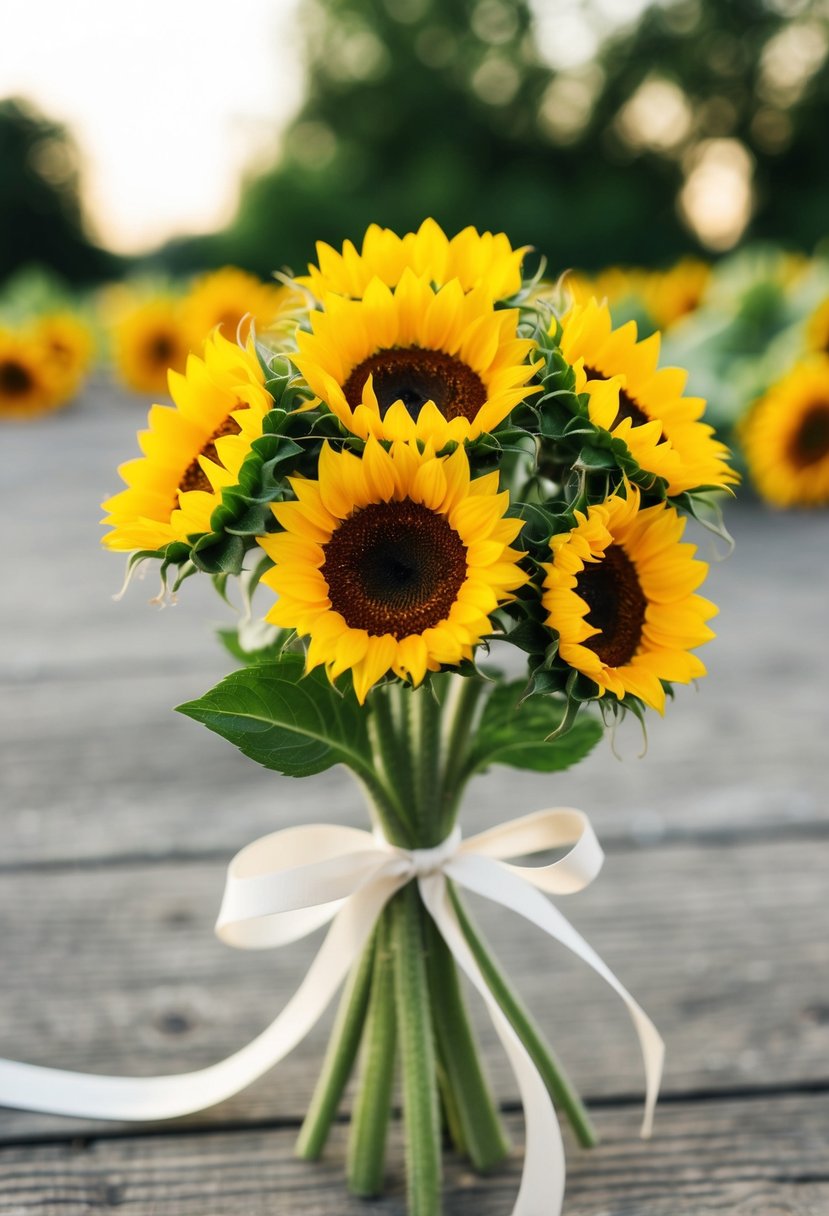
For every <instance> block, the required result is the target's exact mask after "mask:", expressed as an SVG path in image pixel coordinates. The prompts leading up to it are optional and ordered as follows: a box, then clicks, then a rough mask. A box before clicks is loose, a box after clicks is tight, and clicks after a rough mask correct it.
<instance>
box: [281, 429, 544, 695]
mask: <svg viewBox="0 0 829 1216" xmlns="http://www.w3.org/2000/svg"><path fill="white" fill-rule="evenodd" d="M290 480H291V487H292V489H293V491H294V493H295V494H296V501H295V502H286V503H278V504H273V506H272V510H273V513H274V515H275V516H276V519H277V521H278V522H279V524H280V525H281V527H282V528H284V531H283V532H277V533H275V534H274V535H270V536H263V537H260V538H259V543H260V545H261V546H262V548H263V549H264V550H265V552H266V553H267V554H268V555H269V556H270V557H271V558H272V559H273V561H274V563H275V565H274V568H273V569H272V570H270V571H268V573H266V574H265V575H264V577H263V580H262V581H263V582H265V583H267V584H268V585H269V586H270V587H271V588H272V589H273V590H274V591H276V592H277V594H278V596H279V599H278V601H277V602H276V604H275V605H274V606H273V608H271V610H270V612H269V613H268V615H267V620H268V621H270V622H271V624H274V625H278V626H281V627H283V628H287V629H295V630H296V631H297V633H299V634H301V635H303V636H304V635H308V636H309V638H310V642H309V646H308V659H307V666H308V669H309V670H311V669H312V668H314V667H317V666H319V665H320V664H324V665H325V667H326V670H327V672H328V676H329V679H330V680H331V681H332V682H333V681H334V680H336V679H337V677H338V676H340V675H341V674H342V673H343V672H345V671H347V670H349V669H350V670H351V672H352V675H353V680H354V689H355V692H356V694H357V697H358V699H359V700H360V702H361V703H362V702H363V701H364V700H365V698H366V695H367V693H368V691H369V689H370V688H371V687H372V685H373V684H375V683H376V682H377V681H378V680H380V679H381V678H382V677H383V676H384V675H386V674H387V673H388V672H394V673H395V675H398V676H400V678H401V679H405V680H409V681H411V683H412V685H413V686H417V685H418V684H420V683H421V682H422V680H423V678H424V676H425V675H426V672H427V671H438V670H439V669H440V668H441V667H443V666H456V665H457V664H459V663H461V662H462V661H463V660H464V659H471V657H472V652H473V648H474V647H475V646H476V645H477V643H478V642H480V640H481V638H482V637H483V636H484V635H485V634H487V633H489V632H490V622H489V614H490V613H491V612H493V611H494V609H495V608H496V607H497V606H498V605H499V604H502V603H504V602H506V601H507V600H510V599H512V598H513V596H512V594H511V593H512V592H513V591H514V590H515V588H517V587H520V586H521V585H522V584H524V583H525V582H527V576H526V575H525V574H524V572H523V571H522V570H521V568H520V567H519V565H518V561H519V558H520V557H521V556H522V555H521V554H520V553H518V552H516V551H515V550H514V549H511V548H510V545H511V543H512V541H514V540H515V538H516V536H517V535H518V532H519V531H520V528H521V521H520V520H515V519H505V518H504V512H505V510H506V508H507V506H508V505H509V496H508V495H507V494H506V493H499V492H498V474H497V473H489V474H487V475H486V476H484V477H480V478H478V479H477V480H475V481H470V473H469V461H468V459H467V456H466V452H465V451H464V449H463V448H462V447H458V448H456V449H455V451H454V452H453V453H452V455H450V456H444V457H441V456H435V455H434V454H433V452H432V451H431V450H430V449H429V448H428V447H427V449H426V450H425V451H424V452H421V451H419V449H418V448H417V446H416V445H413V444H411V445H410V444H406V443H394V444H392V446H391V450H390V451H386V449H385V448H384V447H383V446H382V444H380V443H379V442H377V441H376V440H373V439H369V440H368V442H367V444H366V447H365V451H364V453H363V456H362V458H360V457H357V456H354V455H352V454H351V453H350V452H347V451H343V452H340V453H336V452H334V451H333V449H331V448H330V447H329V446H328V445H325V446H324V447H323V449H322V452H321V454H320V462H319V480H318V481H311V480H305V479H302V478H291V479H290Z"/></svg>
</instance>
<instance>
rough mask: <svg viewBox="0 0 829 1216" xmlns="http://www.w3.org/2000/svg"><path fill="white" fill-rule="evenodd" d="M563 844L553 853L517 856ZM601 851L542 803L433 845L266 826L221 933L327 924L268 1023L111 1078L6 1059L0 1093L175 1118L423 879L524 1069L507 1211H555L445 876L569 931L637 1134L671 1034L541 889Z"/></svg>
mask: <svg viewBox="0 0 829 1216" xmlns="http://www.w3.org/2000/svg"><path fill="white" fill-rule="evenodd" d="M562 848H566V849H567V850H568V851H567V852H566V853H565V854H564V855H563V856H562V857H560V858H559V860H557V861H554V862H552V864H549V865H538V866H518V865H512V864H509V862H508V860H507V859H509V858H516V857H522V856H525V855H528V854H533V853H539V852H543V851H545V850H548V849H562ZM602 861H603V854H602V850H601V848H600V846H599V843H598V841H597V840H596V837H595V835H594V832H593V829H592V827H591V826H590V822H589V820H588V819H587V816H586V815H584V814H583V813H582V812H581V811H576V810H572V809H570V808H564V807H559V808H556V809H553V810H547V811H537V812H536V813H535V814H532V815H525V816H523V817H522V818H520V819H516V820H513V821H512V822H511V823H504V824H501V825H500V826H499V827H495V828H491V829H490V830H489V831H486V832H481V833H480V834H479V835H477V836H471V837H470V838H469V839H467V840H463V841H462V840H461V835H460V830H459V829H458V828H456V829H455V831H454V832H452V834H451V835H450V836H449V837H448V838H447V839H446V840H445V841H444V842H443V843H442V844H441V845H439V846H438V847H437V848H434V849H412V850H407V849H401V848H397V847H395V846H394V845H392V844H390V843H389V842H388V841H387V840H386V839H385V838H384V837H383V836H381V835H378V834H377V833H375V834H374V835H371V834H370V833H368V832H364V831H360V830H359V829H356V828H348V827H339V826H336V825H334V824H313V825H310V826H305V827H293V828H287V829H285V830H284V831H281V832H274V833H272V834H271V835H269V836H263V837H262V839H261V840H257V841H255V842H254V843H253V844H250V845H248V846H247V848H244V849H242V851H241V852H240V853H238V854H237V855H236V857H235V858H234V859H233V861H232V862H231V863H230V867H229V870H228V875H227V883H226V886H225V893H224V899H223V901H222V906H221V910H220V912H219V919H218V921H217V924H216V932H217V934H218V936H219V937H220V938H221V939H222V941H225V942H227V943H228V944H229V945H231V946H237V947H240V948H241V949H246V950H259V949H266V948H268V947H271V946H282V945H285V944H286V943H287V942H293V941H297V940H299V939H300V938H302V937H305V936H306V935H307V934H309V933H312V932H313V931H314V930H315V929H317V928H319V927H320V926H321V925H324V924H327V923H328V922H332V923H331V928H330V929H329V931H328V933H327V935H326V937H325V940H324V941H323V944H322V946H321V948H320V950H319V952H318V954H317V956H316V958H315V959H314V961H313V963H312V964H311V967H310V969H309V971H308V973H307V974H306V976H305V979H304V980H303V981H302V983H301V984H300V986H299V988H298V989H297V991H296V992H295V993H294V995H293V996H292V997H291V999H290V1000H289V1001H288V1003H287V1005H286V1006H285V1007H284V1009H283V1010H282V1012H281V1013H280V1014H279V1016H278V1017H277V1018H276V1020H275V1021H274V1022H272V1023H271V1025H270V1026H269V1027H268V1028H267V1030H265V1031H263V1033H262V1034H260V1035H259V1036H258V1037H257V1038H256V1039H254V1040H253V1042H251V1043H248V1044H247V1046H246V1047H243V1048H242V1049H241V1050H240V1051H237V1052H235V1053H234V1054H233V1055H232V1056H229V1057H228V1058H227V1059H226V1060H222V1061H220V1062H219V1063H218V1064H213V1065H211V1066H210V1067H209V1068H203V1069H199V1070H198V1071H197V1072H190V1073H182V1074H178V1075H175V1076H166V1077H106V1076H94V1075H89V1074H85V1073H76V1072H66V1071H64V1070H62V1069H54V1068H41V1067H39V1066H36V1065H32V1064H20V1063H16V1062H15V1061H12V1060H0V1105H3V1106H11V1107H17V1108H19V1109H22V1110H36V1111H44V1112H47V1113H50V1114H55V1115H73V1116H79V1117H85V1118H93V1119H128V1120H156V1119H172V1118H175V1117H176V1116H178V1115H186V1114H190V1113H192V1112H193V1111H197V1110H203V1109H204V1108H206V1107H208V1106H213V1105H214V1104H215V1103H217V1102H222V1101H223V1100H224V1099H225V1098H229V1097H231V1096H232V1095H233V1094H236V1093H239V1091H240V1090H242V1089H244V1088H245V1087H246V1086H248V1085H250V1084H251V1083H252V1082H253V1081H255V1080H256V1079H257V1078H258V1077H260V1076H262V1075H263V1073H265V1072H267V1071H268V1070H269V1069H270V1068H272V1067H273V1066H274V1065H275V1064H276V1063H278V1062H279V1061H280V1060H281V1059H283V1058H284V1057H285V1056H286V1055H287V1054H288V1053H289V1052H290V1051H292V1050H293V1048H294V1047H296V1045H297V1044H298V1043H299V1042H301V1040H302V1039H304V1038H305V1036H306V1035H307V1034H308V1032H309V1031H310V1030H311V1028H312V1027H313V1026H314V1025H315V1024H316V1022H317V1021H318V1020H319V1018H320V1017H321V1016H322V1014H323V1012H324V1011H325V1009H326V1008H327V1006H328V1005H329V1004H330V1002H331V1000H332V998H333V997H334V995H335V993H336V991H337V989H338V988H339V986H340V984H341V983H342V981H343V980H344V979H345V977H346V975H347V973H348V971H349V970H350V968H351V967H352V966H353V964H354V963H355V962H356V960H357V959H358V958H359V957H360V953H361V951H362V950H363V948H364V946H365V944H366V942H367V941H368V939H369V937H370V935H371V932H372V930H373V928H374V926H375V924H376V922H377V918H378V917H379V915H380V913H381V911H382V910H383V908H384V906H385V905H386V904H387V903H388V901H389V899H390V898H391V897H392V895H394V893H395V892H396V891H398V890H400V888H401V887H403V886H405V885H406V883H408V882H411V881H416V882H417V884H418V886H419V888H420V894H421V896H422V898H423V902H424V904H425V906H426V908H427V909H428V911H429V913H430V915H431V916H432V918H433V919H434V921H435V923H436V925H437V926H438V929H439V930H440V932H441V934H442V935H443V937H444V939H445V941H446V944H447V945H448V947H449V949H450V950H451V951H452V954H453V955H454V957H455V961H456V962H457V964H458V966H459V967H460V968H461V969H462V970H463V971H464V972H465V974H466V975H467V976H468V978H469V980H470V981H471V982H472V984H473V985H474V987H475V988H476V989H477V990H478V992H479V993H480V994H481V996H482V998H483V1000H484V1002H485V1004H486V1006H487V1009H488V1010H489V1014H490V1017H491V1018H492V1021H493V1024H494V1026H495V1030H496V1031H497V1033H498V1036H499V1038H500V1040H501V1042H502V1044H503V1046H504V1050H505V1051H506V1053H507V1056H508V1057H509V1060H510V1063H511V1065H512V1067H513V1070H514V1072H515V1076H516V1080H517V1082H518V1087H519V1091H520V1094H521V1101H522V1104H523V1107H524V1118H525V1123H526V1148H525V1158H524V1172H523V1176H522V1179H521V1186H520V1189H519V1193H518V1197H517V1200H516V1203H515V1207H514V1208H513V1213H512V1216H541V1214H542V1213H543V1216H558V1213H559V1212H560V1210H561V1202H562V1198H563V1194H564V1178H565V1166H564V1150H563V1145H562V1140H561V1132H560V1130H559V1124H558V1119H557V1117H556V1113H555V1110H554V1108H553V1104H552V1102H551V1100H550V1096H549V1094H548V1092H547V1088H546V1086H545V1085H544V1082H543V1080H542V1078H541V1076H540V1074H539V1073H538V1070H537V1069H536V1067H535V1065H534V1064H533V1062H532V1060H531V1058H530V1056H529V1054H528V1053H527V1051H526V1049H525V1048H524V1046H523V1044H522V1042H521V1040H520V1039H519V1037H518V1035H517V1034H516V1033H515V1031H514V1030H513V1028H512V1025H511V1023H510V1022H509V1021H508V1019H507V1018H506V1016H505V1015H504V1013H503V1012H502V1010H501V1007H500V1005H499V1004H498V1002H497V1000H496V999H495V997H494V995H493V994H492V992H491V991H490V989H489V987H488V985H487V983H486V980H485V979H484V976H483V974H482V973H481V970H480V968H479V967H478V964H477V963H476V961H475V958H474V956H473V954H472V952H471V951H470V949H469V947H468V945H467V943H466V938H465V937H464V935H463V932H462V930H461V927H460V924H459V923H458V919H457V916H456V915H455V911H454V908H453V906H452V902H451V900H450V898H449V892H448V890H447V879H451V880H452V882H453V883H455V884H456V885H457V886H459V887H465V888H466V890H468V891H474V892H475V893H476V894H478V895H483V896H485V897H486V898H487V899H490V900H492V901H493V902H494V903H497V904H500V905H501V906H502V907H505V908H509V909H510V910H511V911H513V912H517V913H518V914H519V915H520V916H523V917H524V918H525V919H526V920H528V921H530V922H531V923H532V924H534V925H537V926H538V928H539V929H541V930H543V931H544V932H545V933H547V934H549V935H550V937H553V938H555V939H556V940H557V941H559V942H561V943H562V944H563V945H564V946H566V947H567V948H568V949H569V950H571V951H572V952H573V953H574V954H576V955H577V956H578V957H579V958H581V959H583V960H584V962H586V963H587V964H588V965H589V966H590V967H592V968H593V970H594V971H596V972H598V974H599V975H600V976H601V977H602V978H603V979H604V980H606V982H607V983H608V984H609V985H610V986H611V988H613V989H614V991H615V992H617V993H618V995H619V996H620V997H621V998H622V1000H623V1001H624V1003H625V1005H626V1006H627V1009H628V1012H629V1014H630V1016H631V1019H632V1020H633V1024H634V1026H635V1028H636V1031H637V1034H638V1036H639V1043H640V1046H641V1049H642V1055H643V1058H644V1064H645V1079H646V1098H645V1117H644V1122H643V1125H642V1135H643V1136H648V1135H650V1132H651V1127H652V1123H653V1111H654V1106H655V1103H656V1097H657V1092H658V1089H659V1082H660V1077H661V1073H662V1061H663V1055H664V1044H663V1042H662V1039H661V1038H660V1036H659V1033H658V1032H657V1030H656V1028H655V1026H654V1025H653V1023H652V1022H651V1020H650V1019H649V1018H648V1017H647V1015H646V1014H645V1013H644V1011H643V1010H642V1009H641V1008H640V1006H639V1005H638V1004H637V1003H636V1001H634V999H633V997H632V996H631V995H630V993H629V992H628V991H627V990H626V989H625V988H624V987H623V986H622V984H621V983H620V982H619V980H618V979H617V978H616V976H615V975H614V974H613V972H612V971H610V970H609V968H608V967H606V966H605V964H604V963H603V962H602V960H601V959H600V958H599V957H598V955H597V954H596V953H595V951H594V950H593V949H592V948H591V947H590V946H589V945H588V944H587V942H586V941H585V940H584V938H583V937H581V936H580V934H578V933H577V932H576V930H575V929H574V928H573V927H572V925H571V924H570V923H569V922H568V921H567V920H566V918H565V917H564V916H562V914H561V913H560V912H559V911H558V909H557V908H555V907H554V905H553V904H551V903H550V902H549V900H547V899H545V898H544V897H543V895H542V894H541V893H542V892H544V893H546V894H548V895H569V894H572V893H573V892H576V891H581V890H583V889H584V888H585V887H586V886H587V885H588V884H589V883H591V882H592V881H593V879H594V878H595V877H596V875H597V874H598V872H599V870H600V869H601V865H602Z"/></svg>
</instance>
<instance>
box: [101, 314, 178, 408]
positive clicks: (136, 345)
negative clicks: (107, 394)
mask: <svg viewBox="0 0 829 1216" xmlns="http://www.w3.org/2000/svg"><path fill="white" fill-rule="evenodd" d="M112 337H113V350H114V355H115V362H116V365H117V367H118V371H119V373H120V375H121V378H122V380H123V381H124V383H125V384H127V385H128V386H129V387H130V388H133V389H136V390H137V391H138V392H140V393H166V391H167V372H168V371H169V370H171V369H172V370H173V371H177V372H180V371H183V370H184V365H185V362H186V361H187V353H188V349H189V342H188V338H187V332H186V328H185V325H184V322H183V319H182V316H181V307H180V304H179V302H178V300H176V299H174V298H173V297H171V296H155V297H153V298H151V299H147V300H142V301H139V302H133V303H131V304H130V305H128V306H127V307H126V308H125V309H124V311H123V313H122V315H121V316H120V317H118V318H117V320H116V321H115V323H114V325H113V330H112Z"/></svg>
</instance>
